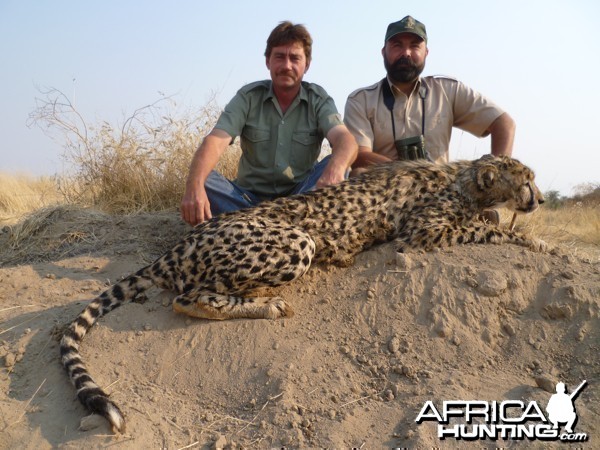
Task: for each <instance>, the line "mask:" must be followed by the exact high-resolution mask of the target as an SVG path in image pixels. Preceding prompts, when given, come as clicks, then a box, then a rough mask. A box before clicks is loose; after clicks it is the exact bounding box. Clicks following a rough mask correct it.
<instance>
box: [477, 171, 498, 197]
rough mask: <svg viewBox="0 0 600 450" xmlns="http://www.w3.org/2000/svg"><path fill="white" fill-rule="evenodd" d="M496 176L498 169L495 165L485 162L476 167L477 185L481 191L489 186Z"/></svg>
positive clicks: (492, 183)
mask: <svg viewBox="0 0 600 450" xmlns="http://www.w3.org/2000/svg"><path fill="white" fill-rule="evenodd" d="M496 178H498V169H497V168H496V167H495V166H492V165H490V164H486V165H485V166H482V167H480V168H479V169H477V187H478V188H479V190H481V191H483V190H484V189H489V188H491V187H492V186H493V185H494V182H495V181H496Z"/></svg>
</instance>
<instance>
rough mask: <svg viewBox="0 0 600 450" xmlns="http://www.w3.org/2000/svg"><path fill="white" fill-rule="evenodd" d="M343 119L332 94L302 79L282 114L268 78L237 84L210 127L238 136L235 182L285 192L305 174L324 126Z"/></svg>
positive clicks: (265, 192) (269, 193)
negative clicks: (238, 154) (239, 140)
mask: <svg viewBox="0 0 600 450" xmlns="http://www.w3.org/2000/svg"><path fill="white" fill-rule="evenodd" d="M342 124H343V121H342V118H341V116H340V114H339V113H338V111H337V108H336V106H335V103H334V102H333V99H332V98H331V97H330V96H329V95H328V94H327V92H325V90H324V89H323V88H322V87H320V86H319V85H317V84H313V83H307V82H302V85H301V87H300V92H299V94H298V96H297V97H296V98H295V99H294V101H293V102H292V104H291V105H290V107H289V108H288V110H287V111H286V113H285V114H282V112H281V108H280V107H279V103H278V101H277V98H276V97H275V94H274V93H273V88H272V82H271V80H265V81H258V82H256V83H251V84H248V85H246V86H244V87H243V88H241V89H240V90H239V91H238V92H237V94H236V95H235V96H234V97H233V99H232V100H231V101H230V102H229V103H228V104H227V106H226V107H225V110H224V111H223V113H222V114H221V116H220V117H219V120H218V121H217V124H216V125H215V128H218V129H220V130H223V131H225V132H226V133H227V134H229V135H230V136H231V137H233V138H235V137H237V136H240V137H241V142H240V143H241V147H242V156H241V158H240V162H239V167H238V177H237V180H236V181H237V183H238V184H239V185H240V186H241V187H243V188H245V189H248V190H250V191H252V192H253V193H255V194H257V195H259V196H263V197H273V196H279V195H285V194H286V193H288V192H289V191H290V190H292V189H293V188H294V186H295V185H296V184H297V183H300V182H302V181H304V179H306V178H307V177H308V175H309V173H310V171H311V170H312V168H313V166H314V164H315V162H316V161H317V158H318V157H319V154H320V152H321V143H322V142H323V138H324V137H325V136H326V135H327V133H328V132H329V130H331V129H332V128H333V127H335V126H337V125H342Z"/></svg>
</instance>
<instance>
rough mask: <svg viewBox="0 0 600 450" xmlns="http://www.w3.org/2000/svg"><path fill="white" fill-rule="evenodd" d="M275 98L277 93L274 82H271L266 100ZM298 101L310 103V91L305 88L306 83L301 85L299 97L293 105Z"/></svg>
mask: <svg viewBox="0 0 600 450" xmlns="http://www.w3.org/2000/svg"><path fill="white" fill-rule="evenodd" d="M275 98H276V97H275V92H274V91H273V81H271V80H269V92H268V94H267V97H266V98H265V100H266V99H275ZM297 99H300V100H304V101H305V102H307V103H308V90H307V89H306V88H305V87H304V82H301V83H300V92H298V96H297V97H296V98H295V99H294V102H293V103H295V102H296V100H297Z"/></svg>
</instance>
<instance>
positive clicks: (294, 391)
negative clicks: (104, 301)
mask: <svg viewBox="0 0 600 450" xmlns="http://www.w3.org/2000/svg"><path fill="white" fill-rule="evenodd" d="M54 214H56V215H58V216H54V218H52V217H50V218H46V220H43V221H41V222H42V225H40V226H39V227H37V228H36V229H35V232H29V233H24V234H22V235H21V240H20V241H18V240H16V238H15V236H16V234H15V229H13V230H5V232H4V233H3V234H1V235H0V245H1V246H2V247H1V248H2V249H3V250H2V251H1V253H0V261H1V262H2V266H3V267H2V268H1V269H0V321H1V323H2V325H0V339H1V340H0V364H2V366H3V371H2V375H1V376H0V386H1V389H2V392H3V395H2V396H1V397H0V436H1V437H0V447H4V448H23V447H25V448H36V449H38V448H39V449H41V448H52V447H64V448H71V447H73V448H83V447H85V448H96V447H106V446H110V445H113V444H118V446H119V448H132V449H133V448H158V447H164V448H182V447H186V446H188V448H203V447H207V448H210V447H215V446H216V447H230V448H238V447H245V448H271V447H283V446H285V447H329V448H333V447H336V448H342V447H358V448H360V447H362V448H382V447H392V446H399V447H410V448H415V447H417V446H418V447H433V446H435V447H442V448H455V447H456V446H457V445H460V446H461V447H463V448H465V447H467V448H468V447H470V448H481V447H482V446H484V447H485V446H487V447H489V448H496V447H498V446H508V445H510V446H513V445H514V444H518V443H519V441H503V440H502V439H500V440H498V441H492V440H487V441H472V442H468V441H455V440H453V439H446V440H445V441H444V440H440V439H439V438H438V437H437V426H436V425H437V424H435V423H432V422H424V423H421V424H417V423H416V422H415V419H416V417H417V415H418V414H419V411H420V410H421V408H422V407H423V405H424V404H425V402H426V401H428V400H431V401H433V402H434V404H436V405H441V404H442V402H443V401H444V400H459V399H460V400H489V401H493V400H496V401H498V402H500V401H502V400H520V401H523V402H525V403H527V402H529V401H537V402H538V403H539V405H540V406H541V407H545V406H546V404H547V402H548V399H549V398H550V395H551V393H550V392H548V391H553V388H554V386H555V384H556V382H557V381H563V382H565V383H566V384H567V387H568V389H574V388H575V387H576V386H577V385H578V384H579V383H580V382H581V381H582V380H584V379H585V380H587V382H588V386H587V387H586V388H585V389H584V390H583V391H582V393H581V395H580V396H579V397H577V401H576V403H575V405H576V408H577V414H578V417H579V421H578V423H577V430H576V431H577V432H585V433H587V434H588V436H590V438H591V441H590V442H588V443H584V444H583V445H584V446H586V445H591V446H593V440H594V439H596V438H598V437H599V436H600V420H599V419H600V408H599V406H598V405H600V401H599V400H600V398H599V397H600V392H599V390H598V387H597V385H598V382H599V381H600V376H599V374H600V357H599V346H600V344H599V343H600V336H599V335H600V327H599V325H600V324H599V321H600V300H599V297H600V295H599V294H600V265H599V264H598V262H597V261H592V260H589V259H588V260H585V259H580V258H577V257H573V256H569V255H566V254H562V253H561V252H560V251H558V252H554V254H536V253H532V252H530V251H528V250H524V249H522V248H519V247H515V246H512V245H504V246H477V245H471V246H464V247H456V248H453V249H451V250H448V251H439V252H433V253H423V254H410V255H406V256H403V255H397V254H396V253H395V251H394V244H393V243H391V244H386V245H382V246H379V247H376V248H375V249H372V250H370V251H368V252H365V253H363V254H361V255H359V257H358V258H357V261H356V264H355V265H354V266H353V267H350V268H344V269H342V268H335V267H315V268H313V269H312V270H311V271H310V272H309V273H308V274H307V276H305V277H304V278H302V279H301V280H298V281H296V282H294V283H292V284H290V285H288V286H285V287H283V288H280V289H276V290H275V289H273V290H272V291H270V293H277V295H280V296H282V297H284V298H286V299H287V300H288V301H289V302H290V303H291V305H292V306H293V308H294V309H295V311H296V315H295V316H294V317H293V318H291V319H286V320H277V321H267V320H234V321H226V322H209V321H203V320H193V319H190V318H187V317H185V316H181V315H178V314H175V313H174V312H173V311H172V310H171V309H170V303H171V301H172V298H173V294H172V293H169V292H162V291H158V290H152V291H150V292H148V295H147V296H148V300H147V301H146V302H145V303H143V304H139V303H130V304H127V305H124V306H123V307H121V308H120V309H118V310H116V311H114V312H113V313H111V314H109V315H108V316H106V317H105V318H103V319H101V320H100V322H99V323H98V324H97V325H96V326H95V327H94V329H93V330H92V331H91V333H90V334H89V335H88V336H87V337H86V339H85V340H84V342H83V345H82V353H83V356H84V358H85V359H86V361H88V366H89V369H90V371H91V373H92V374H93V375H94V376H95V378H96V380H97V381H98V382H99V384H101V385H103V386H106V387H107V389H108V391H110V392H111V393H112V398H113V399H114V400H115V401H116V402H117V403H118V404H119V405H120V406H121V407H122V409H123V411H124V412H125V414H126V418H127V421H128V429H127V433H126V435H124V436H119V437H113V436H110V435H109V428H108V426H107V425H106V424H105V423H104V422H103V421H101V422H100V423H99V425H98V426H97V427H96V428H93V429H90V430H87V431H81V430H78V427H79V425H80V420H81V418H82V417H83V416H85V415H86V412H85V410H84V408H83V407H82V406H81V405H80V404H79V402H78V400H77V398H76V395H75V391H74V389H73V387H72V386H71V385H70V384H69V382H68V380H67V377H66V374H65V373H64V371H63V369H62V367H61V366H60V364H59V359H58V342H57V339H56V337H57V336H59V335H60V332H61V330H62V329H63V327H64V326H65V325H66V324H68V323H69V322H70V321H71V320H72V319H73V318H74V317H75V316H76V315H77V314H78V313H79V312H80V311H81V310H82V309H83V308H84V306H85V304H86V303H87V301H89V300H90V299H92V298H93V297H94V296H95V295H97V294H98V293H100V292H101V291H102V290H104V289H105V288H106V287H107V286H108V285H110V283H111V282H114V281H115V280H116V279H118V278H120V277H121V276H123V275H126V274H128V273H130V272H132V271H134V270H135V269H137V268H139V267H141V266H142V265H144V264H146V263H148V262H149V261H150V260H151V259H153V258H154V257H156V256H158V255H159V254H160V253H161V252H162V251H164V249H166V248H168V247H170V246H171V245H172V243H173V242H175V241H176V240H177V237H178V236H181V235H183V233H184V232H185V229H186V227H185V226H184V225H182V224H181V222H180V221H179V219H178V218H177V216H176V215H175V214H174V213H171V214H160V215H157V214H147V215H142V216H130V217H127V218H120V219H119V220H115V219H114V218H112V217H110V216H104V215H98V214H96V213H93V214H92V213H84V212H81V211H73V210H61V211H59V212H58V213H54ZM69 236H71V237H72V236H77V238H71V239H70V238H69ZM15 243H17V245H15ZM268 293H269V292H268ZM544 388H545V389H546V390H544ZM92 426H93V425H92ZM522 444H523V445H526V446H528V448H531V447H534V448H536V447H537V448H549V447H553V446H555V447H556V448H559V447H560V448H562V447H561V445H559V444H558V443H551V442H544V441H534V442H531V441H527V440H526V441H524V442H522ZM590 448H591V447H590Z"/></svg>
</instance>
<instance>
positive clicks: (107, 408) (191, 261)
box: [60, 156, 546, 433]
mask: <svg viewBox="0 0 600 450" xmlns="http://www.w3.org/2000/svg"><path fill="white" fill-rule="evenodd" d="M543 201H544V200H543V197H542V195H541V193H540V191H539V189H538V188H537V186H536V185H535V183H534V174H533V172H532V171H531V170H530V169H529V168H527V167H526V166H524V165H523V164H521V163H520V162H518V161H517V160H515V159H511V158H509V157H501V158H495V157H492V156H485V157H483V158H481V159H479V160H476V161H458V162H453V163H448V164H445V165H434V164H432V163H429V162H425V161H416V162H397V163H391V164H386V165H382V166H377V167H374V168H372V169H370V170H368V171H367V172H366V173H364V174H362V175H360V176H359V177H356V178H351V179H350V180H347V181H345V182H343V183H340V184H338V185H335V186H329V187H326V188H324V189H321V190H318V191H314V192H310V193H307V194H302V195H297V196H292V197H287V198H280V199H278V200H275V201H270V202H264V203H262V204H261V205H259V206H257V207H255V208H250V209H245V210H241V211H236V212H233V213H228V214H224V215H221V216H218V217H215V218H213V219H211V220H209V221H207V222H204V223H201V224H200V225H198V226H196V227H195V228H194V229H193V230H192V231H191V232H190V233H189V234H188V235H187V236H186V237H185V238H184V239H182V240H181V242H179V243H178V244H177V245H176V246H175V247H174V248H173V249H171V250H169V251H168V252H166V253H165V254H164V255H163V256H161V257H160V258H158V259H157V260H156V261H155V262H153V263H152V264H150V265H148V266H147V267H144V268H143V269H140V270H139V271H137V272H136V273H134V274H133V275H130V276H129V277H127V278H125V279H123V280H122V281H120V282H119V283H117V284H115V285H113V286H112V287H111V288H109V289H108V290H107V291H105V292H104V293H102V294H101V295H100V296H98V297H97V298H96V299H94V300H93V301H92V302H91V303H90V304H89V305H88V306H87V307H86V308H85V310H84V311H83V312H82V313H81V314H80V315H79V316H78V317H77V319H76V320H75V321H74V322H73V323H71V325H70V326H69V328H68V330H67V331H66V332H65V334H64V335H63V338H62V341H61V344H60V353H61V358H62V363H63V365H64V367H65V369H66V370H67V373H68V375H69V378H70V380H71V382H72V383H73V384H74V385H75V388H76V389H77V396H78V397H79V400H80V401H81V403H83V404H84V405H85V406H86V407H87V408H88V409H89V410H90V411H92V412H94V413H97V414H101V415H103V416H104V417H106V419H107V420H108V421H109V422H110V424H111V426H112V429H113V432H115V433H116V432H124V430H125V420H124V417H123V414H122V412H121V410H120V409H119V408H118V406H116V405H115V404H114V403H113V402H112V401H111V400H109V398H108V395H107V394H106V393H105V392H104V391H103V390H102V389H101V388H100V387H99V386H98V385H97V384H96V383H95V382H94V380H93V379H92V377H91V375H90V374H89V372H88V370H87V369H86V367H85V365H84V363H83V360H82V358H81V355H80V353H79V346H80V344H81V342H82V340H83V338H84V336H85V334H86V333H87V332H88V330H89V329H90V328H91V327H92V326H93V325H94V323H96V321H97V320H98V319H99V318H100V317H102V316H103V315H105V314H107V313H108V312H110V311H112V310H113V309H115V308H116V307H118V306H120V305H122V304H123V303H124V302H126V301H130V300H132V299H134V298H135V297H136V296H137V295H139V294H141V293H142V292H144V291H145V290H147V289H148V288H150V287H151V286H157V287H159V288H162V289H169V290H172V291H175V292H176V293H177V294H178V295H177V297H176V298H175V299H174V301H173V308H174V309H175V311H178V312H182V313H185V314H188V315H190V316H194V317H199V318H204V319H218V320H222V319H232V318H242V317H244V318H268V319H276V318H279V317H290V316H292V315H293V311H292V309H291V308H290V306H289V305H288V304H287V303H286V302H285V301H284V300H283V299H281V298H269V297H253V296H250V295H249V292H251V291H252V290H254V289H256V288H260V287H266V286H280V285H283V284H286V283H289V282H291V281H293V280H296V279H298V278H300V277H301V276H302V275H304V274H305V273H306V272H307V271H308V269H309V268H310V266H311V264H313V263H315V262H317V263H330V264H336V265H340V266H348V265H350V264H352V262H353V261H354V256H355V255H356V254H358V253H359V252H361V251H363V250H365V249H367V248H369V247H371V246H372V245H374V244H376V243H380V242H386V241H391V240H394V239H395V240H396V241H397V243H398V251H401V252H406V251H410V250H415V249H425V250H431V249H433V248H439V247H446V246H450V245H454V244H466V243H494V244H500V243H513V244H518V245H522V246H525V247H528V248H530V249H532V250H535V251H543V250H545V247H546V246H545V244H544V242H543V241H540V240H537V239H533V238H530V237H527V236H525V235H523V234H521V233H519V232H516V231H511V230H507V229H502V228H499V227H497V226H495V225H491V224H488V223H485V222H483V221H481V220H480V219H479V218H480V215H481V212H482V211H483V210H484V209H488V208H495V207H500V206H503V207H506V208H508V209H510V210H512V211H515V212H519V213H530V212H532V211H534V210H535V209H537V208H538V205H539V204H540V203H543Z"/></svg>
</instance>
